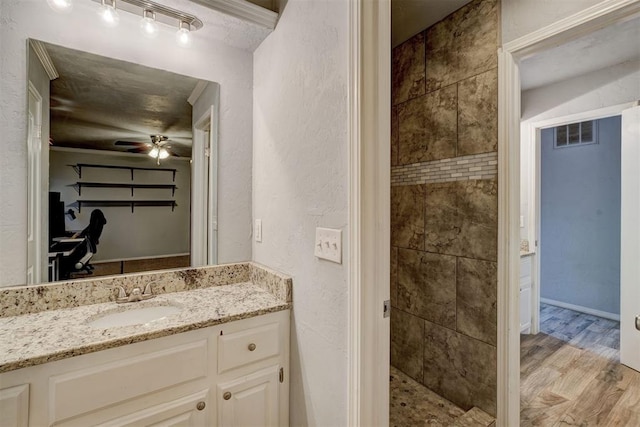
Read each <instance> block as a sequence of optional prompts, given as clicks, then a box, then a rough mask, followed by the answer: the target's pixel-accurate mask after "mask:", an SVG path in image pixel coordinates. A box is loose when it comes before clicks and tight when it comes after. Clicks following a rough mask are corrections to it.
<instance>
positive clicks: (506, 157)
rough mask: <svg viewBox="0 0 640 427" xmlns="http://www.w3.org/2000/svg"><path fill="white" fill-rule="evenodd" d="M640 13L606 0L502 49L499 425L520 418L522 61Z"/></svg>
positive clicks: (632, 2) (639, 0)
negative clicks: (519, 284)
mask: <svg viewBox="0 0 640 427" xmlns="http://www.w3.org/2000/svg"><path fill="white" fill-rule="evenodd" d="M638 14H640V0H605V1H602V2H601V3H599V4H596V5H594V6H592V7H589V8H586V9H584V10H583V11H581V12H579V13H576V14H574V15H572V16H569V17H567V18H564V19H561V20H559V21H557V22H555V23H553V24H551V25H549V26H547V27H544V28H542V29H540V30H537V31H534V32H532V33H530V34H528V35H526V36H524V37H521V38H518V39H516V40H514V41H511V42H509V43H506V44H504V45H503V46H502V48H500V49H499V50H498V182H499V183H500V185H499V186H498V307H497V311H498V378H497V380H498V383H497V386H498V408H497V409H498V410H497V425H498V426H511V425H519V422H520V321H519V311H520V310H519V286H518V280H519V263H520V256H519V248H520V227H519V218H520V117H521V114H520V92H521V88H520V70H519V67H518V65H519V62H520V61H521V60H522V59H524V58H527V57H528V56H531V55H534V54H536V53H539V52H542V51H544V50H547V49H549V48H551V47H553V46H557V45H560V44H564V43H567V42H569V41H571V40H574V39H576V38H578V37H581V36H584V35H586V34H589V33H592V32H595V31H597V30H600V29H602V28H604V27H606V26H608V25H612V24H615V23H618V22H622V21H624V20H627V19H629V18H630V17H632V16H635V15H638Z"/></svg>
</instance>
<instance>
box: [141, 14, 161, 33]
mask: <svg viewBox="0 0 640 427" xmlns="http://www.w3.org/2000/svg"><path fill="white" fill-rule="evenodd" d="M140 31H142V34H143V35H144V36H145V37H149V38H153V37H155V36H157V35H158V24H157V22H156V14H155V12H154V11H152V10H149V9H145V10H144V11H143V12H142V21H140Z"/></svg>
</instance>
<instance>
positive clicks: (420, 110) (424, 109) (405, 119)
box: [398, 85, 458, 165]
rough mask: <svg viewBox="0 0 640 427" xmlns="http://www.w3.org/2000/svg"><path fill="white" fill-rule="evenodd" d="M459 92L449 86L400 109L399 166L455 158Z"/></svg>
mask: <svg viewBox="0 0 640 427" xmlns="http://www.w3.org/2000/svg"><path fill="white" fill-rule="evenodd" d="M457 92H458V91H457V87H456V85H451V86H447V87H445V88H443V89H440V90H437V91H435V92H431V93H429V94H427V95H425V96H421V97H419V98H416V99H413V100H411V101H409V102H406V103H404V104H402V105H400V106H399V107H398V129H399V142H398V144H399V145H398V164H401V165H405V164H409V163H417V162H425V161H431V160H439V159H447V158H451V157H455V155H456V154H455V153H456V142H457V98H458V95H457Z"/></svg>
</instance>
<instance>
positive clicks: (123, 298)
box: [116, 283, 155, 304]
mask: <svg viewBox="0 0 640 427" xmlns="http://www.w3.org/2000/svg"><path fill="white" fill-rule="evenodd" d="M151 285H152V283H149V284H147V286H145V287H144V291H142V290H140V288H137V287H136V288H133V290H132V291H131V293H130V294H129V295H127V291H125V290H124V288H123V287H122V286H118V287H117V289H118V297H117V298H116V302H117V303H118V304H121V303H125V302H136V301H142V300H145V299H149V298H153V297H154V296H155V295H153V292H152V291H151Z"/></svg>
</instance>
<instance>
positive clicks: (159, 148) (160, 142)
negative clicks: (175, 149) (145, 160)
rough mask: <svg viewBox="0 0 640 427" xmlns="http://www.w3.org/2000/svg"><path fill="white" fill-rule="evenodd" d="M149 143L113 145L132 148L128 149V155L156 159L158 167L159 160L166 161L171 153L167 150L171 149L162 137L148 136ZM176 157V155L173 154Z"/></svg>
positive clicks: (167, 141)
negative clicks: (135, 154)
mask: <svg viewBox="0 0 640 427" xmlns="http://www.w3.org/2000/svg"><path fill="white" fill-rule="evenodd" d="M150 137H151V142H134V141H116V143H115V145H120V146H133V148H129V149H128V150H127V151H128V152H130V153H147V155H149V156H150V157H153V158H154V159H156V162H157V164H158V165H160V160H162V159H166V158H167V157H169V156H170V155H172V153H171V152H170V151H169V150H167V149H168V148H171V145H168V144H169V142H170V141H169V138H168V137H167V136H164V135H150ZM173 156H176V157H177V155H176V154H173Z"/></svg>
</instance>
